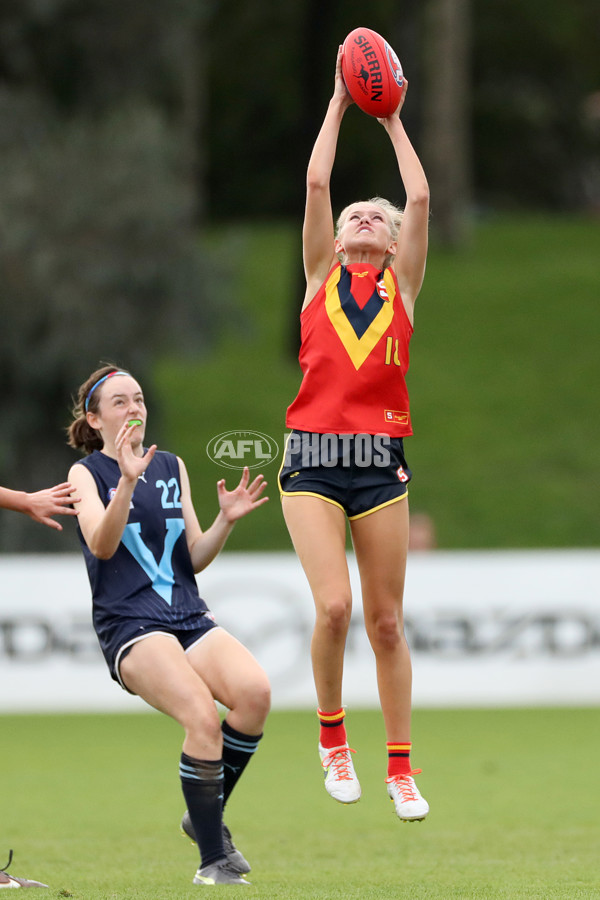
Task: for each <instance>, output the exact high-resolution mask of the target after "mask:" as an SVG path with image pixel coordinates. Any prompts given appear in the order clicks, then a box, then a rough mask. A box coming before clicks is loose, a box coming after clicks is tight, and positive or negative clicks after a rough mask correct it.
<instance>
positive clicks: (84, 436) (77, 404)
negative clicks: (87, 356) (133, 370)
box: [67, 365, 129, 454]
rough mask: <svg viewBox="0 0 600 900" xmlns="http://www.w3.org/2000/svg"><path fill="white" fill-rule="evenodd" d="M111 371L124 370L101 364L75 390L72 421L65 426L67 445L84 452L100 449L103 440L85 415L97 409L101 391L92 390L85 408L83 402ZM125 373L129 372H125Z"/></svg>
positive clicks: (123, 370)
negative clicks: (75, 396) (100, 366)
mask: <svg viewBox="0 0 600 900" xmlns="http://www.w3.org/2000/svg"><path fill="white" fill-rule="evenodd" d="M112 372H124V373H125V372H126V370H125V369H122V368H121V367H120V366H110V365H106V366H102V368H100V369H96V371H95V372H92V374H91V375H90V376H89V378H86V380H85V381H84V382H83V384H82V385H81V386H80V388H79V390H78V391H77V399H76V400H75V401H74V404H73V410H72V413H73V421H72V422H71V424H70V425H69V427H68V428H67V443H68V445H69V447H74V448H75V450H83V451H84V453H86V454H89V453H93V451H94V450H102V447H103V446H104V441H103V440H102V437H101V435H100V433H99V432H98V431H96V429H95V428H92V426H91V425H90V424H89V423H88V420H87V415H86V413H88V412H97V411H98V407H99V405H100V396H101V391H99V390H98V391H92V394H91V396H90V398H89V401H88V405H87V409H86V406H85V403H86V400H87V399H88V394H89V393H90V391H91V390H92V388H93V387H94V385H95V384H97V383H98V382H99V381H100V380H101V379H102V378H105V377H106V376H107V375H110V374H111V373H112ZM126 374H129V373H128V372H127V373H126Z"/></svg>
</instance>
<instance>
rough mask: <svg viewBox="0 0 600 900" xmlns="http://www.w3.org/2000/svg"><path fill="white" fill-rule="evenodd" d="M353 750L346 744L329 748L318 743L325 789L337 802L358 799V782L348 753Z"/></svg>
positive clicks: (350, 801)
mask: <svg viewBox="0 0 600 900" xmlns="http://www.w3.org/2000/svg"><path fill="white" fill-rule="evenodd" d="M355 752H356V751H355V750H352V749H351V748H350V747H349V746H348V744H343V745H342V746H341V747H331V748H328V747H323V746H321V744H319V756H320V757H321V765H322V766H323V769H324V771H325V790H326V791H327V793H328V794H330V795H331V796H332V797H333V799H334V800H337V801H338V802H339V803H356V801H357V800H360V784H359V783H358V778H357V777H356V772H355V771H354V765H353V763H352V756H351V755H350V754H351V753H355Z"/></svg>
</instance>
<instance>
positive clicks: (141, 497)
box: [77, 450, 213, 660]
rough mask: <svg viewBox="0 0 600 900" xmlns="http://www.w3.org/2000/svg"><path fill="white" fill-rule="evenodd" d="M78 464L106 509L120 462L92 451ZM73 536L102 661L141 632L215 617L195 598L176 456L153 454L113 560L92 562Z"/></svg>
mask: <svg viewBox="0 0 600 900" xmlns="http://www.w3.org/2000/svg"><path fill="white" fill-rule="evenodd" d="M79 464H80V465H82V466H85V467H86V469H88V470H89V471H90V472H91V474H92V476H93V478H94V481H95V482H96V485H97V487H98V494H99V495H100V499H101V500H102V502H103V503H104V506H108V504H109V503H110V501H111V499H112V496H113V494H114V492H115V490H116V488H117V484H118V482H119V478H120V477H121V470H120V469H119V464H118V463H117V461H116V460H114V459H111V458H110V457H109V456H106V454H104V453H101V452H99V451H98V450H95V451H94V452H93V453H92V454H90V456H87V457H86V458H85V459H82V460H80V461H79ZM77 531H78V534H79V539H80V541H81V546H82V548H83V555H84V557H85V562H86V565H87V570H88V575H89V579H90V584H91V587H92V597H93V621H94V628H95V630H96V634H97V635H98V639H99V641H100V646H101V647H102V650H103V652H104V654H105V656H107V660H109V658H110V657H112V656H113V654H114V653H115V652H116V650H117V649H118V646H119V645H122V644H124V643H125V642H126V641H129V640H131V639H132V638H135V637H136V635H139V634H141V633H144V632H148V631H160V630H163V629H164V630H165V631H168V632H171V631H173V630H180V631H192V630H195V629H198V628H203V627H205V626H206V624H207V622H206V617H208V618H210V619H212V618H213V617H212V614H211V613H210V611H209V610H208V607H207V606H206V603H205V602H204V600H202V598H201V597H200V596H199V594H198V588H197V585H196V579H195V577H194V570H193V567H192V560H191V558H190V554H189V550H188V546H187V541H186V534H185V522H184V520H183V515H182V512H181V483H180V476H179V463H178V460H177V457H176V456H175V455H174V454H173V453H166V452H164V451H157V452H156V454H155V456H154V459H153V460H152V462H151V463H150V465H149V466H148V468H147V469H146V471H145V473H144V474H143V475H142V476H141V477H140V478H139V479H138V483H137V485H136V487H135V490H134V492H133V497H132V500H131V506H130V510H129V519H128V522H127V525H126V526H125V531H124V532H123V537H122V538H121V542H120V544H119V546H118V548H117V550H116V552H115V554H114V555H113V556H112V557H111V558H110V559H107V560H102V559H97V558H96V557H95V556H94V555H93V554H92V553H91V552H90V550H89V548H88V546H87V544H86V542H85V538H84V537H83V534H82V533H81V529H80V528H79V527H78V528H77Z"/></svg>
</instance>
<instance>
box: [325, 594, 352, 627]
mask: <svg viewBox="0 0 600 900" xmlns="http://www.w3.org/2000/svg"><path fill="white" fill-rule="evenodd" d="M351 614H352V606H351V600H350V598H349V597H347V596H345V595H340V596H339V597H334V598H329V599H328V600H327V603H325V604H324V605H323V607H322V608H321V611H320V613H318V614H317V619H318V621H319V623H320V624H321V626H322V627H324V628H325V629H326V630H327V632H329V634H330V635H331V636H332V637H339V636H345V635H346V633H347V631H348V626H349V625H350V616H351Z"/></svg>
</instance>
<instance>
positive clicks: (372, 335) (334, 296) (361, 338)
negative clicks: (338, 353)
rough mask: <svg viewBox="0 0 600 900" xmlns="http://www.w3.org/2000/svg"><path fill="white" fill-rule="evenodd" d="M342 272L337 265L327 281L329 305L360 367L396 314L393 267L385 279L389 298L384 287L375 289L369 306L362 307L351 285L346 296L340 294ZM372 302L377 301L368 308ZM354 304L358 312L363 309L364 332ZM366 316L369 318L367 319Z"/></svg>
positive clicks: (332, 319) (342, 338)
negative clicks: (358, 325)
mask: <svg viewBox="0 0 600 900" xmlns="http://www.w3.org/2000/svg"><path fill="white" fill-rule="evenodd" d="M341 275H342V267H341V266H336V268H335V269H334V270H333V272H332V273H331V275H330V276H329V278H328V279H327V281H326V283H325V309H326V311H327V315H328V317H329V321H330V322H331V324H332V325H333V327H334V329H335V331H336V334H337V336H338V337H339V339H340V341H341V342H342V344H343V345H344V348H345V350H346V352H347V354H348V356H349V357H350V359H351V360H352V363H353V365H354V368H355V369H357V370H358V369H360V367H361V366H362V364H363V363H364V361H365V360H366V359H367V357H368V356H369V354H370V353H371V351H372V350H373V349H374V347H375V346H376V345H377V343H378V342H379V340H380V339H381V337H382V335H383V334H385V332H386V331H387V329H388V328H389V326H390V324H391V322H392V319H393V318H394V300H395V298H396V285H395V283H394V278H393V275H392V273H391V270H390V269H386V270H385V272H384V273H383V279H382V280H383V283H384V287H385V294H386V295H387V296H386V297H385V299H384V297H383V296H382V294H383V293H384V292H383V291H382V293H381V294H379V293H378V291H375V292H374V293H373V297H372V298H371V300H370V301H369V303H368V304H367V305H366V306H365V308H364V309H363V310H358V306H357V304H356V301H354V299H353V298H352V295H351V293H350V291H349V289H348V290H345V292H344V295H343V296H340V287H339V282H340V278H341ZM349 304H350V306H349ZM372 304H374V308H373V309H372V310H370V311H367V308H368V307H371V305H372ZM352 305H353V306H354V307H356V311H357V312H360V314H361V317H362V319H363V323H362V327H363V328H364V330H363V331H362V333H360V334H359V333H357V328H356V325H355V324H354V323H353V321H352V318H351V315H350V313H351V312H352ZM365 317H366V322H365V321H364V320H365ZM359 331H360V329H359Z"/></svg>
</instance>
